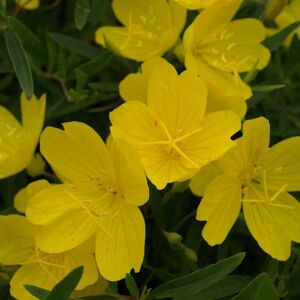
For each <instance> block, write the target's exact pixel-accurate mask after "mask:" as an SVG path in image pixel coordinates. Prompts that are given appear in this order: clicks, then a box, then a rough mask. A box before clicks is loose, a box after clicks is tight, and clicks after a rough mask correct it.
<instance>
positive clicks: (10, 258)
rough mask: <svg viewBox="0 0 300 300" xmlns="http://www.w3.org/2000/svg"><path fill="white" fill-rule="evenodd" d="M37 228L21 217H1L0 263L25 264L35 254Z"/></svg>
mask: <svg viewBox="0 0 300 300" xmlns="http://www.w3.org/2000/svg"><path fill="white" fill-rule="evenodd" d="M34 234H35V226H34V225H32V224H31V223H29V222H28V220H27V219H26V218H25V217H23V216H19V215H9V216H0V244H1V247H0V262H1V264H4V265H19V264H23V263H25V262H26V261H27V260H28V259H29V258H30V257H31V256H32V255H33V254H34Z"/></svg>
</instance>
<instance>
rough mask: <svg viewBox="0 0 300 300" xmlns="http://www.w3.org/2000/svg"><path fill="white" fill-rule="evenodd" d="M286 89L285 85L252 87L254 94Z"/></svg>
mask: <svg viewBox="0 0 300 300" xmlns="http://www.w3.org/2000/svg"><path fill="white" fill-rule="evenodd" d="M284 87H285V84H273V85H255V86H253V87H252V91H253V92H271V91H275V90H279V89H282V88H284Z"/></svg>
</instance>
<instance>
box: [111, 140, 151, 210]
mask: <svg viewBox="0 0 300 300" xmlns="http://www.w3.org/2000/svg"><path fill="white" fill-rule="evenodd" d="M111 153H112V156H113V157H114V162H115V168H116V170H117V174H116V180H117V181H118V185H119V186H120V193H121V195H122V197H121V199H120V201H123V200H126V201H127V202H128V203H130V204H132V205H136V206H137V205H143V204H144V203H145V202H147V201H148V198H149V191H148V185H147V180H146V175H145V173H144V169H143V166H142V164H141V163H140V160H139V156H138V154H137V152H136V150H135V149H134V148H133V147H132V146H131V145H129V144H128V143H127V142H125V141H123V140H114V141H113V142H112V145H111Z"/></svg>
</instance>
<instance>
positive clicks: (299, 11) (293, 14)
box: [274, 0, 300, 46]
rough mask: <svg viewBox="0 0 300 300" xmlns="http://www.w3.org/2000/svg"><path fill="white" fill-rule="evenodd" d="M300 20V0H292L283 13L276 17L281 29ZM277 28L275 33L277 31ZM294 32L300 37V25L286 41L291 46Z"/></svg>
mask: <svg viewBox="0 0 300 300" xmlns="http://www.w3.org/2000/svg"><path fill="white" fill-rule="evenodd" d="M297 21H300V0H292V1H291V2H290V3H289V4H287V5H286V6H285V8H284V9H283V10H282V11H281V13H280V14H279V15H278V16H277V17H276V18H275V23H276V24H277V25H278V28H279V30H282V29H284V28H285V27H287V26H289V25H291V24H292V23H294V22H297ZM277 31H278V30H276V31H275V32H274V33H276V32H277ZM294 34H297V36H298V37H299V38H300V27H298V28H297V29H296V30H295V31H294V32H293V33H291V34H290V35H289V37H288V38H287V39H286V41H285V45H286V46H289V44H290V43H291V41H292V37H293V35H294Z"/></svg>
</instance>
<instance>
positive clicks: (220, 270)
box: [147, 253, 245, 299]
mask: <svg viewBox="0 0 300 300" xmlns="http://www.w3.org/2000/svg"><path fill="white" fill-rule="evenodd" d="M244 257H245V254H244V253H239V254H236V255H234V256H231V257H229V258H226V259H224V260H221V261H219V262H217V263H215V264H212V265H209V266H207V267H205V268H203V269H200V270H198V271H195V272H193V273H190V274H188V275H185V276H183V277H180V278H177V279H174V280H171V281H169V282H167V283H164V284H162V285H161V286H159V287H157V288H156V289H154V290H153V291H152V292H151V293H150V295H149V296H148V298H147V299H160V298H168V297H171V298H174V299H180V298H182V297H186V299H187V298H188V297H189V296H191V295H195V294H198V293H200V292H201V291H203V290H206V289H207V288H209V287H210V286H212V285H214V284H216V283H217V282H219V281H220V280H222V279H224V278H225V277H226V276H227V275H228V274H230V273H231V272H232V271H233V270H235V269H236V267H237V266H238V265H239V264H240V263H241V262H242V260H243V259H244Z"/></svg>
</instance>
